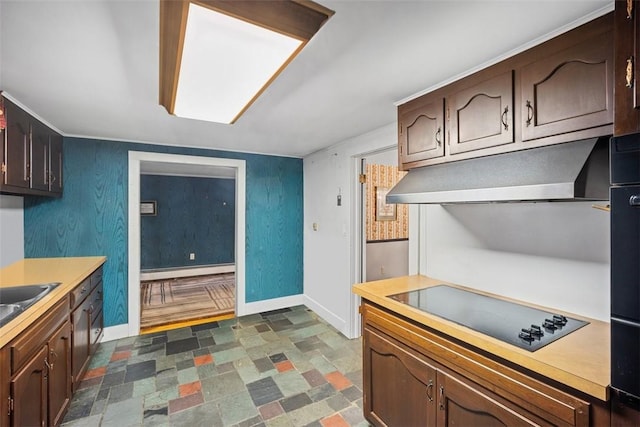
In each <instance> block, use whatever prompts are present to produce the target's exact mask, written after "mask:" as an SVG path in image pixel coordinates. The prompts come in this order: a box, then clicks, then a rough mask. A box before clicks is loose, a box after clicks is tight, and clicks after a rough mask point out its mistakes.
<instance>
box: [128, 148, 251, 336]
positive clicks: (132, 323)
mask: <svg viewBox="0 0 640 427" xmlns="http://www.w3.org/2000/svg"><path fill="white" fill-rule="evenodd" d="M163 165H166V166H167V167H170V166H176V165H180V167H181V168H184V169H185V170H188V169H189V167H191V168H194V169H195V168H198V170H199V171H201V170H202V168H203V167H204V168H212V169H213V168H216V167H218V168H232V169H235V183H236V226H235V265H236V273H235V274H236V307H235V313H236V316H242V315H244V314H245V312H246V304H245V241H246V240H245V230H246V227H245V222H246V219H245V213H246V162H245V161H244V160H237V159H226V158H218V157H201V156H187V155H179V154H165V153H151V152H143V151H129V180H128V190H129V191H128V192H129V208H128V211H129V226H128V232H129V237H128V249H129V255H128V259H129V267H128V333H129V336H135V335H139V333H140V173H141V171H144V168H145V167H148V166H153V167H154V170H155V167H162V166H163ZM198 176H199V177H206V175H202V174H201V173H200V172H199V174H198ZM212 177H213V175H212Z"/></svg>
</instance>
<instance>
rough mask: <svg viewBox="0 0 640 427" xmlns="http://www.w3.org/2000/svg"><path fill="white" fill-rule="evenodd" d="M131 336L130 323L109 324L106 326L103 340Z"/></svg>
mask: <svg viewBox="0 0 640 427" xmlns="http://www.w3.org/2000/svg"><path fill="white" fill-rule="evenodd" d="M128 336H129V324H127V323H125V324H124V325H115V326H108V327H106V328H104V335H103V336H102V342H105V341H113V340H119V339H120V338H127V337H128Z"/></svg>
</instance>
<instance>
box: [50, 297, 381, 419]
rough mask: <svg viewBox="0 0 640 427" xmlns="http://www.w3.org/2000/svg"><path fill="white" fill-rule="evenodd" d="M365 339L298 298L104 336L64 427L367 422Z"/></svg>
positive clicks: (74, 399)
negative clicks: (278, 306)
mask: <svg viewBox="0 0 640 427" xmlns="http://www.w3.org/2000/svg"><path fill="white" fill-rule="evenodd" d="M368 425H369V424H368V423H367V422H366V421H365V420H364V418H363V415H362V347H361V341H360V340H348V339H346V338H345V337H344V336H343V335H341V334H340V333H339V332H337V331H336V330H335V329H334V328H333V327H331V326H330V325H328V324H327V323H325V322H324V321H323V320H322V319H320V318H319V317H318V316H317V315H316V314H315V313H313V312H312V311H310V310H309V309H307V308H306V307H304V306H296V307H292V308H290V309H284V310H276V311H270V312H266V313H261V314H256V315H251V316H244V317H240V318H236V319H230V320H224V321H220V322H213V323H207V324H204V325H198V326H191V327H186V328H181V329H176V330H171V331H167V332H160V333H155V334H149V335H141V336H138V337H131V338H125V339H121V340H117V341H109V342H105V343H102V344H101V345H100V347H99V349H98V351H97V352H96V354H95V355H94V356H93V358H92V359H91V362H90V366H89V369H88V371H87V373H86V375H85V377H84V378H83V381H82V383H81V384H80V387H79V389H78V391H77V392H76V394H75V396H74V398H73V401H72V402H71V406H70V408H69V411H68V413H67V415H66V417H65V419H64V421H63V426H65V427H71V426H82V427H89V426H105V427H106V426H117V427H126V426H238V427H240V426H243V427H251V426H265V427H267V426H273V427H285V426H311V427H338V426H368Z"/></svg>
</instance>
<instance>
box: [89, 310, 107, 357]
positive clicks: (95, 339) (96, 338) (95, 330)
mask: <svg viewBox="0 0 640 427" xmlns="http://www.w3.org/2000/svg"><path fill="white" fill-rule="evenodd" d="M103 325H104V320H103V317H102V310H100V312H99V313H98V314H97V315H96V317H95V319H93V322H92V323H91V330H90V332H89V354H93V353H95V352H96V349H97V348H98V344H99V343H100V338H102V332H103V330H104V326H103Z"/></svg>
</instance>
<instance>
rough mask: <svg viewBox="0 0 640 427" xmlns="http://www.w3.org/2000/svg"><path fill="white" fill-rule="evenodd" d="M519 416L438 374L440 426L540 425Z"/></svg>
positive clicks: (469, 388)
mask: <svg viewBox="0 0 640 427" xmlns="http://www.w3.org/2000/svg"><path fill="white" fill-rule="evenodd" d="M538 425H540V424H538V423H535V422H533V421H531V420H528V419H527V418H525V417H523V416H522V415H520V414H519V413H517V412H515V411H513V410H511V409H509V408H508V407H506V406H504V405H502V404H501V403H500V402H497V401H496V400H494V399H492V398H491V397H489V396H488V395H486V394H483V393H482V392H481V391H480V389H478V388H477V387H475V386H470V385H468V384H466V383H465V382H463V381H462V380H458V379H456V378H454V377H452V376H450V375H447V374H445V373H443V372H438V427H444V426H486V427H494V426H495V427H507V426H509V427H510V426H538Z"/></svg>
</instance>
